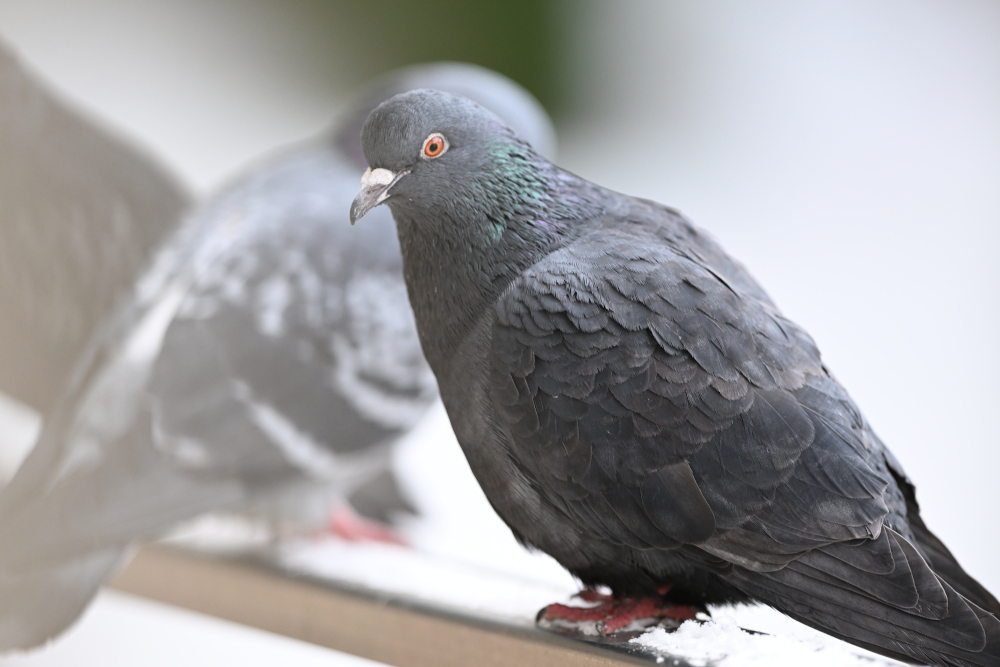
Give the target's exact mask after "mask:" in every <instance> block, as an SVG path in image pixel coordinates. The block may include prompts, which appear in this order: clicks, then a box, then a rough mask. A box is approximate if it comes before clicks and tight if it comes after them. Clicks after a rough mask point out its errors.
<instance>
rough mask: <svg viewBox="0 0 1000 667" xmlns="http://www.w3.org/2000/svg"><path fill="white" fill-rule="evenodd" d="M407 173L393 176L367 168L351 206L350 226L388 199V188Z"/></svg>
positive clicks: (384, 171) (386, 172)
mask: <svg viewBox="0 0 1000 667" xmlns="http://www.w3.org/2000/svg"><path fill="white" fill-rule="evenodd" d="M408 173H410V172H409V170H408V169H404V170H403V171H401V172H399V173H398V174H394V173H392V172H391V171H389V170H388V169H382V168H379V169H372V168H371V167H368V169H367V170H365V173H364V174H363V175H362V176H361V190H360V192H358V196H357V197H355V198H354V203H352V204H351V224H352V225H353V224H354V223H355V222H357V221H358V220H360V219H361V218H363V217H364V215H365V213H367V212H368V211H370V210H372V209H373V208H375V207H376V206H378V205H379V204H381V203H382V202H384V201H385V200H386V199H388V198H389V188H391V187H392V186H394V185H395V184H396V183H398V182H399V179H401V178H402V177H403V176H406V175H407V174H408Z"/></svg>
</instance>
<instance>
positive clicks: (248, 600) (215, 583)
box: [112, 546, 683, 667]
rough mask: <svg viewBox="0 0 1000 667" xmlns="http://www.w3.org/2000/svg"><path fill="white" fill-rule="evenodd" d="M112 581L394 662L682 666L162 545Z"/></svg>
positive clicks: (410, 665) (489, 666) (420, 666)
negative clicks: (657, 663)
mask: <svg viewBox="0 0 1000 667" xmlns="http://www.w3.org/2000/svg"><path fill="white" fill-rule="evenodd" d="M112 587H113V588H116V589H117V590H120V591H123V592H126V593H132V594H135V595H140V596H143V597H146V598H150V599H153V600H157V601H160V602H165V603H167V604H172V605H176V606H179V607H184V608H186V609H191V610H193V611H197V612H201V613H204V614H209V615H211V616H216V617H218V618H223V619H227V620H230V621H235V622H237V623H242V624H244V625H248V626H251V627H255V628H259V629H261V630H266V631H269V632H274V633H277V634H281V635H285V636H288V637H293V638H295V639H300V640H303V641H307V642H311V643H313V644H318V645H320V646H326V647H328V648H332V649H336V650H338V651H344V652H346V653H351V654H354V655H357V656H361V657H364V658H369V659H372V660H377V661H379V662H384V663H388V664H390V665H396V666H397V667H452V666H454V667H466V666H467V665H477V666H481V667H494V666H496V667H500V666H507V665H518V666H520V665H523V666H525V667H535V666H537V667H543V666H544V667H562V666H564V665H565V666H570V665H572V666H574V667H611V666H615V665H647V666H648V665H649V664H651V663H656V662H659V663H660V664H664V665H670V664H673V665H682V664H683V663H682V662H681V661H674V660H670V659H667V660H663V659H662V658H660V660H655V659H654V658H651V657H650V656H648V655H646V656H643V655H637V654H633V652H631V651H629V650H628V649H627V648H624V647H619V648H615V647H604V646H599V645H594V644H591V643H588V642H583V641H579V640H575V639H572V638H569V637H562V636H559V635H554V634H551V633H547V632H542V631H540V630H537V629H535V628H527V627H520V626H516V625H506V624H503V623H499V622H495V621H490V620H483V619H477V618H472V617H466V616H461V615H459V614H457V613H451V612H448V611H443V610H436V609H433V608H431V607H429V606H427V605H421V604H419V603H417V604H415V603H412V602H407V601H404V600H394V599H391V598H387V597H385V596H382V595H379V594H375V593H370V592H365V591H362V590H360V589H356V590H351V589H349V588H347V587H342V586H338V585H337V584H331V583H330V582H327V581H325V580H317V579H312V578H309V577H301V576H290V575H288V574H285V573H283V572H280V571H278V570H277V569H276V568H274V567H268V566H266V565H265V564H263V563H260V562H255V561H253V560H247V559H232V558H222V557H215V556H209V555H203V554H198V553H193V552H189V551H185V550H180V549H175V548H169V547H163V546H155V547H144V548H143V549H141V550H140V551H139V552H138V554H137V555H136V556H135V558H133V559H132V561H131V562H130V563H129V565H128V566H127V567H126V568H125V569H124V570H123V571H122V572H121V573H120V574H119V575H118V577H117V578H116V579H115V581H114V582H113V583H112Z"/></svg>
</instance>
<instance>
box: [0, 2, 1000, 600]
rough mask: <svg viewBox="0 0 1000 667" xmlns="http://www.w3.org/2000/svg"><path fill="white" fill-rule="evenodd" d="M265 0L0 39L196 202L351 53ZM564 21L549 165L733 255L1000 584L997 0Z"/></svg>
mask: <svg viewBox="0 0 1000 667" xmlns="http://www.w3.org/2000/svg"><path fill="white" fill-rule="evenodd" d="M282 6H283V5H281V4H280V3H270V4H268V3H263V2H253V3H224V2H194V1H193V0H183V1H179V2H152V1H149V0H146V1H142V2H126V1H125V0H92V1H91V2H88V3H78V2H74V1H73V0H49V1H48V2H45V3H38V2H32V1H31V0H0V37H2V38H4V39H5V40H7V41H8V42H9V43H11V44H12V45H13V46H14V47H15V48H17V49H18V50H19V51H20V53H21V55H22V56H23V57H24V58H25V60H26V61H27V62H28V63H29V64H31V65H32V66H33V67H34V68H35V69H36V70H37V71H39V72H40V73H41V74H42V75H43V76H44V77H45V78H47V79H48V80H49V81H50V82H52V83H53V84H54V85H55V86H56V87H57V88H58V89H59V90H61V91H62V92H63V93H64V94H65V95H66V96H67V97H69V98H70V99H72V100H74V101H76V102H77V103H79V104H80V105H82V106H83V107H84V108H85V109H87V110H88V111H89V112H90V113H92V114H93V115H95V116H97V117H99V118H102V119H104V120H105V121H106V122H107V123H109V124H112V125H113V126H114V127H117V128H118V129H119V131H120V132H122V133H124V134H127V135H129V136H131V137H133V138H135V139H137V140H138V141H140V142H141V143H143V144H145V145H146V146H147V147H149V148H150V150H151V151H152V152H153V153H154V154H156V155H157V156H158V157H159V158H160V159H161V160H163V161H164V162H165V163H166V164H167V165H168V166H169V167H171V168H173V169H174V170H175V171H177V172H178V173H179V174H180V175H181V177H182V178H183V179H185V180H186V181H187V182H188V183H189V184H191V185H192V186H193V187H194V188H195V189H196V190H198V191H201V192H204V191H207V190H208V189H210V188H211V187H214V186H216V185H218V184H219V183H220V182H221V181H222V180H223V179H224V178H225V177H227V176H228V175H231V174H232V173H233V172H234V171H236V170H237V169H239V168H240V167H241V166H242V165H244V164H245V162H246V161H247V160H248V159H251V158H252V157H254V156H257V155H259V154H261V153H262V152H264V151H266V150H268V149H270V148H271V147H273V146H276V145H279V144H281V143H285V142H287V141H292V140H295V139H299V138H302V137H305V136H308V135H310V134H312V133H314V132H316V131H318V130H319V129H321V128H322V127H323V126H324V125H325V123H326V121H327V120H328V119H329V118H330V117H331V116H332V114H333V111H334V110H335V108H336V105H337V104H338V102H339V100H341V99H342V95H343V94H344V93H345V92H346V82H347V81H349V80H350V77H349V76H348V75H347V72H348V71H349V70H348V69H347V68H350V66H351V65H350V63H351V61H352V59H354V58H358V57H363V54H357V53H339V54H338V52H337V44H336V35H334V36H324V35H321V34H318V33H317V32H316V31H315V30H310V29H309V28H308V26H307V24H308V21H303V20H302V18H301V17H298V16H295V15H293V12H292V11H291V10H287V11H286V10H283V9H282ZM251 10H252V11H251ZM560 21H561V23H560V25H561V26H562V28H563V33H562V38H563V42H562V44H561V45H560V48H563V49H564V51H563V70H564V77H565V80H566V82H567V84H566V86H565V88H566V90H567V91H568V92H569V96H570V97H569V100H568V103H567V104H565V105H564V106H565V114H564V118H563V119H562V122H561V124H560V128H559V129H560V134H561V139H562V142H561V147H560V154H561V156H562V159H561V160H560V162H561V163H562V164H563V165H564V166H566V167H568V168H570V169H571V170H573V171H576V172H578V173H580V174H581V175H584V176H587V177H589V178H591V179H593V180H596V181H598V182H601V183H603V184H605V185H608V186H611V187H613V188H616V189H618V190H622V191H624V192H628V193H631V194H636V195H640V196H643V197H647V198H651V199H656V200H659V201H662V202H664V203H667V204H670V205H672V206H675V207H678V208H680V209H681V210H682V211H684V212H685V213H686V214H688V215H689V216H690V217H691V218H692V219H693V220H694V221H695V222H696V223H697V224H699V225H700V226H702V227H704V228H706V229H708V230H709V231H710V232H712V233H713V234H714V235H715V236H716V237H717V238H718V239H719V240H720V241H721V242H722V243H723V245H724V246H725V247H726V248H727V249H728V250H729V251H730V252H731V253H732V254H733V255H735V256H736V257H738V258H739V259H741V260H742V261H743V262H744V263H745V264H746V265H747V266H748V267H749V268H750V270H751V271H752V272H753V273H754V275H756V276H757V278H758V279H759V280H760V281H761V283H762V284H763V285H764V286H765V288H766V289H767V290H768V291H769V292H770V293H771V295H772V296H773V297H774V298H775V300H776V301H777V302H778V303H779V305H781V306H782V308H783V309H784V311H785V313H786V314H787V315H789V316H790V317H791V318H792V319H794V320H796V321H797V322H799V323H801V324H802V325H804V326H805V327H806V329H807V330H808V331H810V332H811V333H812V335H813V336H814V337H815V338H816V340H817V342H818V343H819V345H820V347H821V349H822V350H823V353H824V357H825V359H826V361H827V363H828V365H829V366H830V367H831V368H832V369H833V371H834V372H835V373H836V374H837V376H838V377H839V378H840V380H841V381H842V382H843V383H844V384H845V385H846V386H847V388H848V389H849V390H850V391H851V393H852V395H853V396H854V398H855V399H856V401H857V402H858V404H859V405H860V406H861V408H862V410H863V411H864V412H865V414H866V416H867V417H868V419H869V420H870V421H871V423H872V424H873V425H874V427H875V429H876V430H877V432H878V433H879V434H880V436H881V437H882V439H883V440H885V442H886V443H887V444H888V445H889V446H890V447H891V448H892V449H893V451H894V452H895V453H896V454H897V456H898V457H899V458H900V459H901V460H902V462H903V464H904V466H905V467H906V469H907V471H908V472H909V474H910V476H911V477H912V478H913V480H914V481H915V482H916V483H917V486H918V492H919V499H920V501H921V503H922V506H923V513H924V516H925V517H926V519H927V522H928V524H929V525H930V527H931V528H932V530H934V531H935V532H937V533H938V535H939V536H940V537H942V538H943V539H944V541H945V542H946V543H947V544H948V545H949V546H950V547H951V548H952V550H953V551H954V552H955V554H956V555H957V557H958V558H959V560H960V561H961V562H962V563H963V564H964V565H965V566H966V567H967V569H969V571H970V572H972V573H973V574H974V575H975V576H977V577H978V578H979V579H980V580H981V581H982V582H983V583H984V584H985V585H986V586H987V587H989V588H991V589H992V590H993V591H994V592H1000V560H998V559H997V557H996V555H995V554H996V552H997V551H998V549H1000V528H997V526H996V522H995V521H993V520H992V519H993V517H992V512H993V510H994V508H996V507H1000V485H998V484H996V483H995V481H994V476H995V474H996V473H997V471H998V470H1000V435H998V434H997V431H996V429H995V428H994V419H995V418H994V415H995V414H997V412H998V409H997V407H996V406H997V404H998V402H1000V381H998V380H1000V349H998V346H997V345H996V344H995V343H994V340H995V339H996V338H997V331H998V325H1000V298H998V297H1000V262H998V261H997V260H996V259H995V255H996V254H997V252H998V251H1000V224H998V223H1000V186H998V184H1000V4H997V3H996V2H993V1H992V0H981V1H974V0H955V1H953V2H949V3H943V2H938V1H932V0H882V1H880V2H877V3H872V2H863V1H862V0H840V1H838V2H812V3H800V2H796V1H794V0H780V1H779V0H754V1H753V2H750V1H749V0H746V1H739V2H734V1H731V0H729V1H723V0H711V1H694V0H692V1H689V2H688V1H686V2H662V1H657V0H647V1H644V2H639V1H630V2H615V3H610V2H606V3H601V2H590V3H584V4H581V3H566V4H565V5H563V7H562V12H561V19H560ZM304 26H305V27H304ZM324 40H327V41H329V42H331V43H325V42H324ZM317 54H325V57H327V58H330V59H332V60H331V61H330V62H319V61H318V60H317V59H318V58H319V56H318V55H317Z"/></svg>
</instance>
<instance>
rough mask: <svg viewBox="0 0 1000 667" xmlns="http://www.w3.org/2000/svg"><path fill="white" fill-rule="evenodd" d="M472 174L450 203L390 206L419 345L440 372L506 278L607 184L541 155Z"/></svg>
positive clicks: (570, 235) (593, 209)
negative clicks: (599, 185)
mask: <svg viewBox="0 0 1000 667" xmlns="http://www.w3.org/2000/svg"><path fill="white" fill-rule="evenodd" d="M470 181H471V182H470V183H468V184H467V187H466V189H465V191H461V192H458V193H456V196H454V197H451V198H450V199H449V205H448V206H434V207H420V206H417V207H411V206H407V205H403V206H394V207H392V208H393V216H394V217H395V218H396V223H397V225H396V227H397V232H398V234H399V240H400V246H401V248H402V252H403V270H404V274H405V277H406V285H407V289H408V291H409V296H410V303H411V305H412V306H413V311H414V316H415V318H416V322H417V330H418V331H419V333H420V339H421V345H422V346H423V350H424V354H425V356H426V357H427V360H428V362H429V363H430V365H431V367H432V368H433V369H434V371H435V373H436V374H438V376H439V377H440V376H441V373H442V372H446V371H447V367H448V365H449V360H450V359H451V358H452V357H453V356H454V351H455V349H457V348H458V346H459V345H460V344H461V343H462V341H463V340H464V339H465V337H466V336H467V335H468V334H469V332H470V331H471V330H472V328H473V327H474V326H475V324H476V323H477V322H478V321H479V320H480V319H481V318H482V316H483V314H484V313H485V312H486V310H487V309H488V308H490V307H492V306H493V304H494V303H495V302H496V300H497V298H498V297H499V296H500V294H501V293H502V292H503V291H504V290H505V289H506V288H507V287H508V286H509V285H510V283H511V282H512V281H513V280H514V279H515V278H516V277H517V276H519V275H520V274H521V273H522V272H523V271H524V270H525V269H527V268H528V267H529V266H531V265H532V264H535V263H536V262H538V261H539V260H540V259H541V258H543V257H545V256H546V255H548V254H549V253H551V252H553V251H555V250H557V249H559V248H560V247H562V246H564V245H565V244H567V243H569V242H571V241H572V240H573V239H575V238H577V237H579V236H580V235H581V234H582V233H584V232H585V231H586V229H588V228H589V226H590V225H591V224H592V223H593V221H594V220H596V219H597V218H599V217H600V214H601V212H602V211H603V210H605V208H606V206H607V202H606V201H605V200H606V198H607V197H606V193H605V191H603V190H602V189H600V188H597V187H596V186H594V185H592V184H590V183H587V182H586V181H583V180H582V179H580V178H578V177H576V176H574V175H573V174H570V173H568V172H565V171H563V170H561V169H559V168H558V167H555V166H554V165H551V164H549V163H548V162H546V161H544V160H542V159H541V158H538V159H537V160H535V161H532V162H531V163H529V164H527V165H525V164H521V165H516V168H511V167H510V165H509V164H507V163H501V165H500V169H498V170H497V171H495V172H494V173H492V174H490V175H489V177H486V178H478V179H470Z"/></svg>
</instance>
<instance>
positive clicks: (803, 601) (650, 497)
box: [351, 90, 1000, 667]
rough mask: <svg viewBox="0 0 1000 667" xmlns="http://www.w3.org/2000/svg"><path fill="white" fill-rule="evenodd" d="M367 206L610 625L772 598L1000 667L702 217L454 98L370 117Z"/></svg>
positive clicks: (500, 475)
mask: <svg viewBox="0 0 1000 667" xmlns="http://www.w3.org/2000/svg"><path fill="white" fill-rule="evenodd" d="M362 146H363V147H364V151H365V156H366V157H367V158H368V164H369V165H370V167H369V170H368V171H366V172H365V175H364V177H363V179H362V187H361V191H360V193H359V194H358V197H357V198H356V199H355V201H354V203H353V205H352V209H351V218H352V220H357V219H358V218H360V217H361V216H363V215H364V214H365V213H366V212H367V211H369V210H370V209H371V208H372V207H374V206H376V205H378V204H379V203H382V202H386V203H388V205H389V208H390V209H391V210H392V214H393V217H394V218H395V220H396V226H397V231H398V234H399V239H400V244H401V247H402V252H403V267H404V274H405V276H406V281H407V288H408V290H409V294H410V303H411V305H412V306H413V310H414V313H415V316H416V321H417V330H418V332H419V335H420V341H421V344H422V346H423V350H424V353H425V355H426V357H427V360H428V361H429V363H430V366H431V368H432V369H433V371H434V374H435V375H436V376H437V380H438V384H439V387H440V390H441V395H442V398H443V400H444V404H445V407H446V408H447V411H448V414H449V416H450V418H451V423H452V426H453V427H454V429H455V432H456V434H457V436H458V440H459V442H460V443H461V445H462V448H463V450H464V452H465V455H466V457H467V458H468V461H469V465H470V466H471V468H472V471H473V473H474V474H475V476H476V478H477V479H478V480H479V483H480V484H481V485H482V487H483V490H484V491H485V493H486V496H487V498H488V499H489V500H490V502H491V503H492V505H493V507H494V508H495V509H496V511H497V513H498V514H499V515H500V516H501V517H502V518H503V520H504V521H505V522H506V523H507V524H508V526H510V528H511V530H512V531H513V533H514V535H515V536H516V537H517V539H518V540H520V541H521V542H522V543H523V544H524V545H526V546H529V547H533V548H537V549H541V550H542V551H545V552H546V553H549V554H551V555H552V556H553V557H554V558H555V559H556V560H558V561H559V562H560V563H561V564H562V565H563V566H565V567H566V568H567V569H568V570H569V571H570V572H571V573H573V574H574V575H575V576H577V577H579V578H580V580H581V581H582V582H583V583H584V584H585V585H586V586H587V587H596V586H599V585H605V586H608V587H610V589H611V591H612V592H613V595H612V596H602V595H601V594H600V593H598V592H597V591H596V590H592V589H591V590H588V591H585V592H584V593H583V597H584V598H585V599H588V600H591V601H594V602H598V603H599V604H597V605H596V606H595V607H593V608H590V609H580V608H572V607H563V606H561V605H551V606H550V607H547V608H546V609H544V610H542V612H541V614H540V619H541V620H542V621H545V622H552V623H554V622H555V621H560V620H563V621H567V622H569V621H573V620H574V619H575V618H579V617H581V616H591V617H592V616H593V615H594V614H602V615H603V621H602V624H601V625H599V627H601V628H603V630H604V631H605V632H612V631H615V630H616V629H618V628H622V627H624V626H626V625H627V624H629V623H630V622H631V621H639V620H641V619H642V618H652V619H655V618H658V617H673V618H675V619H685V618H692V617H694V615H695V613H697V611H698V610H699V609H702V608H703V605H705V604H709V603H730V602H741V601H759V602H763V603H765V604H768V605H771V606H773V607H775V608H776V609H778V610H780V611H782V612H784V613H786V614H788V615H789V616H792V617H793V618H796V619H798V620H799V621H802V622H803V623H805V624H807V625H810V626H812V627H814V628H817V629H819V630H822V631H824V632H827V633H829V634H831V635H834V636H837V637H840V638H842V639H845V640H847V641H849V642H852V643H854V644H857V645H859V646H863V647H865V648H868V649H871V650H873V651H876V652H879V653H882V654H884V655H887V656H891V657H894V658H898V659H901V660H906V661H914V662H920V663H932V664H936V665H954V666H958V665H961V666H971V665H979V666H982V667H986V666H994V667H995V666H996V665H998V664H1000V621H998V620H997V618H996V614H997V613H998V612H1000V604H998V603H997V600H996V599H995V598H994V597H993V596H992V595H991V594H990V593H989V592H987V591H986V590H985V589H984V588H983V587H982V586H981V585H980V584H978V583H977V582H976V581H975V580H974V579H973V578H972V577H970V576H969V575H968V574H966V573H965V572H964V571H963V570H962V568H961V567H960V566H959V564H958V563H957V562H956V560H955V558H954V557H953V556H952V555H951V553H950V552H949V551H948V549H947V548H946V547H945V546H944V545H943V544H942V543H941V542H940V541H939V540H938V539H937V538H936V537H934V535H933V534H932V533H931V532H930V531H929V530H928V529H927V527H926V526H925V525H924V522H923V521H922V519H921V517H920V512H919V508H918V505H917V502H916V499H915V495H914V487H913V484H912V483H911V482H910V481H909V479H908V478H907V477H906V475H905V473H904V472H903V469H902V468H901V466H900V464H899V463H898V462H897V461H896V459H895V458H894V457H893V455H892V454H891V453H890V452H889V450H888V449H887V448H886V447H885V445H883V444H882V442H881V441H880V440H879V439H878V437H877V436H876V435H875V433H874V432H873V431H872V429H871V427H870V426H869V425H868V423H867V422H866V421H865V419H864V417H863V416H862V415H861V412H860V411H859V410H858V408H857V406H855V404H854V403H853V401H852V400H851V398H850V396H848V394H847V392H846V391H845V390H844V389H843V388H842V387H841V386H840V384H838V382H837V381H836V380H835V379H834V378H833V376H832V375H831V374H830V372H829V371H828V370H827V368H826V367H825V366H824V365H823V363H822V361H821V359H820V355H819V351H818V350H817V349H816V345H815V344H814V343H813V341H812V339H811V338H810V337H809V335H808V334H806V332H804V331H803V330H802V329H801V328H799V327H798V326H796V325H795V324H794V323H792V322H790V321H789V320H787V319H786V318H784V317H783V316H782V315H781V313H780V312H779V310H778V308H777V307H776V306H775V305H774V303H772V301H771V300H770V299H769V298H768V296H767V295H766V294H765V293H764V291H763V290H762V289H761V288H760V287H759V286H758V285H757V283H756V282H755V281H754V280H753V278H752V277H751V276H750V275H749V274H748V273H747V272H746V270H745V269H744V268H743V267H742V266H741V265H740V264H739V263H737V262H736V261H735V260H733V259H731V258H730V257H729V256H727V255H726V254H725V253H724V252H723V251H722V249H721V248H720V247H719V246H718V245H717V244H716V243H715V242H713V241H712V240H711V239H710V238H709V237H708V236H706V235H705V234H704V233H703V232H701V231H700V230H698V229H697V228H696V227H694V226H693V225H692V224H691V223H689V222H688V221H687V220H686V219H684V218H683V217H682V216H681V215H680V214H679V213H677V212H676V211H674V210H672V209H670V208H666V207H664V206H661V205H659V204H656V203H653V202H649V201H645V200H641V199H635V198H633V197H629V196H625V195H622V194H618V193H615V192H612V191H609V190H607V189H605V188H602V187H600V186H597V185H595V184H593V183H589V182H587V181H585V180H583V179H581V178H579V177H577V176H575V175H573V174H570V173H568V172H566V171H564V170H562V169H560V168H558V167H556V166H555V165H553V164H551V163H550V162H549V161H547V160H546V159H544V158H543V157H541V156H539V155H538V153H537V152H536V151H534V150H533V149H532V148H531V146H530V145H529V144H528V143H527V142H525V141H524V140H523V139H522V138H521V137H520V136H518V134H517V133H516V132H515V131H514V130H512V129H511V128H509V127H508V126H506V125H505V124H504V123H503V122H502V121H501V120H500V119H499V118H497V117H496V116H494V115H493V114H491V113H490V112H488V111H486V110H484V109H483V108H481V107H479V106H478V105H476V104H475V103H473V102H470V101H468V100H465V99H461V98H459V97H455V96H453V95H450V94H447V93H442V92H438V91H431V90H424V91H415V92H409V93H406V94H402V95H399V96H397V97H394V98H393V99H391V100H389V101H387V102H385V103H384V104H382V105H380V106H379V107H378V108H377V109H375V111H374V112H372V114H371V116H370V117H369V118H368V121H367V122H366V123H365V126H364V130H363V133H362Z"/></svg>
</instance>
